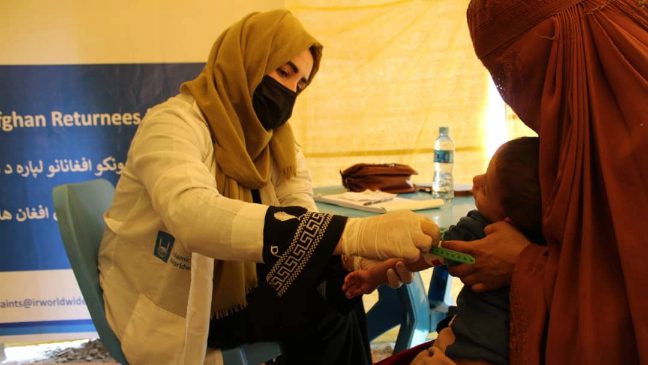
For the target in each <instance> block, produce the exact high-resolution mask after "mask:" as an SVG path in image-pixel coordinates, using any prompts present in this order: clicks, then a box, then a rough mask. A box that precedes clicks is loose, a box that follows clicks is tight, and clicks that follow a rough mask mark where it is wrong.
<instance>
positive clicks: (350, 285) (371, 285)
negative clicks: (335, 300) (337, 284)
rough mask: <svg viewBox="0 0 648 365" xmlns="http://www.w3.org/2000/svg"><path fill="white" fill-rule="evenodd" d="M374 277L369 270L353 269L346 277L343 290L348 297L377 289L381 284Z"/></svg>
mask: <svg viewBox="0 0 648 365" xmlns="http://www.w3.org/2000/svg"><path fill="white" fill-rule="evenodd" d="M372 279H373V278H372V276H371V274H370V273H369V271H368V270H356V271H353V272H351V273H349V274H348V275H347V276H346V277H345V278H344V283H343V284H342V290H343V291H344V294H345V295H346V297H347V298H348V299H351V298H353V297H357V296H358V295H362V294H369V293H371V292H373V291H374V290H376V288H377V287H378V285H379V283H375V282H374V281H373V280H372Z"/></svg>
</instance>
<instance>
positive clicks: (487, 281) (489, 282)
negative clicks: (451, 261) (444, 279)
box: [443, 221, 531, 292]
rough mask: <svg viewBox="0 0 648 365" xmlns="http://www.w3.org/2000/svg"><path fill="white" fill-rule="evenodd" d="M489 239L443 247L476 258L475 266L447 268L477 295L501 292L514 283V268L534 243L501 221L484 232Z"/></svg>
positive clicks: (464, 265)
mask: <svg viewBox="0 0 648 365" xmlns="http://www.w3.org/2000/svg"><path fill="white" fill-rule="evenodd" d="M484 233H486V237H484V238H482V239H480V240H476V241H470V242H463V241H444V242H443V247H444V248H448V249H451V250H455V251H460V252H464V253H467V254H469V255H472V256H474V257H475V263H474V264H472V265H468V264H461V265H456V266H451V267H448V272H449V273H450V274H451V275H453V276H457V277H459V278H460V279H461V281H462V282H463V283H464V284H465V285H469V286H470V287H471V289H472V290H473V291H475V292H484V291H488V290H493V289H497V288H501V287H504V286H507V285H510V283H511V277H512V275H513V268H514V266H515V261H516V260H517V258H518V256H519V255H520V252H522V250H523V249H524V248H525V247H526V246H527V245H529V244H530V243H531V242H530V241H529V240H528V239H527V238H526V237H525V236H524V235H523V234H522V233H521V232H520V231H518V230H517V229H515V227H513V226H512V225H511V224H509V223H507V222H504V221H501V222H496V223H493V224H490V225H488V226H486V228H485V229H484Z"/></svg>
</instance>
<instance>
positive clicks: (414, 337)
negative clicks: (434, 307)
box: [367, 273, 430, 353]
mask: <svg viewBox="0 0 648 365" xmlns="http://www.w3.org/2000/svg"><path fill="white" fill-rule="evenodd" d="M398 325H400V328H399V330H398V335H397V337H396V343H395V344H394V351H393V353H397V352H400V351H403V350H407V349H409V348H412V347H414V346H416V345H419V344H421V343H423V342H425V341H426V338H427V335H428V333H429V332H430V305H429V302H428V298H427V297H426V296H425V287H424V286H423V280H422V279H421V275H420V274H419V273H416V274H415V275H414V280H412V282H411V283H409V284H406V285H403V286H402V287H400V288H398V289H396V290H394V289H391V288H389V287H388V286H386V285H381V286H379V287H378V302H377V303H376V304H374V306H373V307H372V308H371V309H370V310H369V311H368V312H367V333H368V336H369V340H370V341H372V340H374V339H375V338H376V337H378V336H380V335H381V334H383V333H385V332H386V331H388V330H389V329H391V328H393V327H395V326H398Z"/></svg>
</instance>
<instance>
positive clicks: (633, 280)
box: [445, 0, 648, 365]
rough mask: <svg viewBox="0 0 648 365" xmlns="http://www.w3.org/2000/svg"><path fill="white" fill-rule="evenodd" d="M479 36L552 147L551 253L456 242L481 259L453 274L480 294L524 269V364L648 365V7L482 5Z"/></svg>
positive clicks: (535, 2)
mask: <svg viewBox="0 0 648 365" xmlns="http://www.w3.org/2000/svg"><path fill="white" fill-rule="evenodd" d="M468 25H469V28H470V33H471V36H472V39H473V45H474V48H475V52H476V53H477V56H478V57H479V58H480V60H481V61H482V62H483V64H484V65H485V66H486V68H487V69H488V70H489V72H490V73H491V75H492V77H493V80H494V81H495V83H496V85H497V86H498V88H499V91H500V93H501V94H502V97H503V98H504V100H505V101H506V103H507V104H508V105H510V106H511V107H512V108H513V110H514V111H515V112H516V113H517V114H518V116H519V117H520V118H521V119H522V121H523V122H524V123H525V124H526V125H528V126H529V127H530V128H532V129H533V130H534V131H536V132H537V133H538V135H539V136H540V171H539V174H540V181H541V190H542V205H543V212H544V214H543V228H544V231H543V233H544V236H545V238H546V240H547V243H548V244H547V246H546V247H545V246H537V245H526V246H517V247H524V248H523V249H522V251H521V253H519V252H520V251H519V250H512V249H510V247H512V246H513V247H516V246H515V245H512V242H511V240H510V239H509V240H507V239H506V238H507V237H511V236H510V235H508V233H507V230H510V229H512V228H509V226H505V225H499V226H497V229H493V230H492V232H490V233H491V234H490V235H488V236H487V237H486V238H484V239H483V240H481V241H473V242H469V243H463V242H448V243H446V244H445V246H446V247H448V248H454V249H460V250H463V251H465V252H468V253H472V254H474V255H476V256H477V264H475V265H472V266H468V265H460V266H457V267H455V268H451V269H450V272H451V273H452V274H454V275H457V276H459V277H461V278H462V281H464V283H466V284H467V285H472V288H473V290H476V291H479V290H487V289H492V288H495V287H498V286H501V285H503V284H507V281H508V279H509V278H511V271H512V278H511V279H510V283H511V328H510V335H511V336H510V349H511V352H510V361H511V363H512V364H524V365H529V364H540V363H547V364H640V363H641V364H648V1H646V0H616V1H615V0H608V1H605V0H586V1H582V0H581V1H576V0H561V1H559V0H472V1H471V3H470V5H469V8H468ZM644 225H645V226H644ZM502 238H503V239H502ZM520 244H521V245H524V243H520ZM518 253H519V254H518ZM498 255H499V256H498ZM516 258H517V261H516V260H515V259H516ZM494 262H498V263H499V265H498V268H497V269H494V268H493V267H492V266H490V265H491V264H492V263H494ZM507 262H508V263H509V264H510V263H512V262H515V266H514V269H507V268H508V267H513V265H512V264H511V265H507V264H506V263H507ZM501 272H504V274H501ZM497 273H500V274H497Z"/></svg>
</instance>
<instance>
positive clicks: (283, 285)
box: [208, 207, 371, 365]
mask: <svg viewBox="0 0 648 365" xmlns="http://www.w3.org/2000/svg"><path fill="white" fill-rule="evenodd" d="M345 223H346V217H341V216H335V215H330V214H324V213H316V212H310V211H307V210H306V209H304V208H301V207H269V209H268V212H267V213H266V217H265V226H264V233H263V235H264V237H263V241H264V247H263V261H264V262H263V263H262V264H257V275H258V277H259V286H258V287H257V288H256V289H254V290H253V291H252V292H251V293H250V294H248V296H247V301H248V305H247V307H246V308H245V309H243V310H241V311H240V312H237V313H234V314H232V315H229V316H227V317H224V318H221V319H217V320H216V319H214V320H212V321H211V322H210V330H209V339H208V345H209V346H210V347H213V348H221V349H227V348H231V347H235V346H238V345H240V344H242V343H247V342H256V341H280V342H281V344H282V348H283V355H282V356H281V358H280V359H279V360H278V362H277V363H278V364H290V365H292V364H295V365H296V364H322V365H328V364H331V365H333V364H349V365H355V364H371V356H370V349H369V342H368V340H367V335H366V324H365V322H364V321H365V314H364V308H363V306H362V300H361V299H360V298H354V299H352V300H347V299H346V298H345V297H344V295H343V293H342V291H341V286H342V280H343V279H344V276H345V275H346V272H345V271H344V270H343V269H342V263H341V260H340V259H339V257H333V256H332V254H333V250H334V249H335V247H336V246H337V243H338V241H339V239H340V236H341V235H342V231H343V230H344V225H345ZM318 287H325V288H326V289H325V290H324V295H323V294H322V291H321V290H318Z"/></svg>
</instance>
